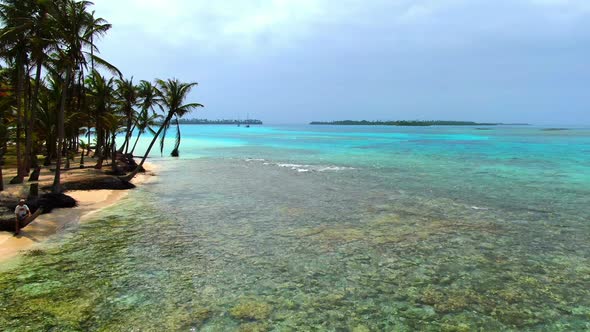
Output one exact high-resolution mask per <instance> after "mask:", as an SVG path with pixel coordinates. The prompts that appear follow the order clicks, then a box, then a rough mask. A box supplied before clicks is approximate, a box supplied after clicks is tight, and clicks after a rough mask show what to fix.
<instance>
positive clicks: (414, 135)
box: [0, 125, 590, 332]
mask: <svg viewBox="0 0 590 332" xmlns="http://www.w3.org/2000/svg"><path fill="white" fill-rule="evenodd" d="M149 138H150V137H148V136H146V137H144V138H142V139H141V140H140V144H139V148H138V151H141V150H143V149H145V147H146V146H147V144H148V143H149ZM167 140H168V143H167V144H166V148H165V150H164V154H163V156H160V152H159V151H154V152H153V153H152V156H151V158H150V161H151V162H152V163H154V164H155V165H156V166H157V167H158V176H157V178H155V179H154V181H151V182H149V183H147V184H145V185H142V186H141V187H139V188H137V189H135V190H133V191H131V193H130V194H129V195H128V196H127V197H126V198H124V199H122V200H121V201H120V202H119V203H117V204H115V205H114V206H112V207H109V208H107V209H105V210H102V211H100V212H98V213H96V214H94V215H92V217H90V219H89V220H86V221H84V222H82V223H81V224H79V225H71V226H70V227H69V228H68V229H66V230H65V231H64V232H63V233H62V234H60V235H58V236H56V237H55V239H54V240H53V241H52V242H51V243H50V244H49V245H48V246H47V248H45V249H42V250H35V251H30V252H28V253H27V254H26V255H24V257H23V258H21V259H20V260H19V261H18V262H17V263H14V262H12V263H11V264H12V265H11V266H10V267H6V266H5V267H4V269H2V272H0V327H1V328H0V329H1V330H3V331H79V330H83V331H355V332H361V331H521V330H526V331H584V330H590V129H588V128H569V129H567V130H565V129H564V128H561V129H560V130H557V128H548V127H535V126H514V127H510V126H498V127H360V126H359V127H356V126H355V127H337V126H307V125H302V126H253V127H251V128H245V127H234V126H199V125H194V126H190V125H189V126H182V145H181V149H180V158H172V157H168V156H167V155H168V154H169V152H170V149H171V147H172V145H173V141H174V136H173V133H170V137H168V138H167ZM155 149H158V147H156V148H155Z"/></svg>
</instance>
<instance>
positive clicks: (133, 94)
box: [117, 77, 138, 153]
mask: <svg viewBox="0 0 590 332" xmlns="http://www.w3.org/2000/svg"><path fill="white" fill-rule="evenodd" d="M117 96H118V99H119V103H120V105H121V106H120V107H121V113H123V115H125V117H126V119H127V122H126V125H127V130H126V131H125V141H124V142H123V145H121V148H120V150H119V151H120V152H123V151H125V153H127V152H128V150H129V141H130V140H131V134H132V133H133V124H134V123H135V110H134V109H133V107H135V105H136V104H137V99H138V91H137V87H136V86H135V85H133V77H131V79H129V80H126V79H123V78H121V79H118V80H117Z"/></svg>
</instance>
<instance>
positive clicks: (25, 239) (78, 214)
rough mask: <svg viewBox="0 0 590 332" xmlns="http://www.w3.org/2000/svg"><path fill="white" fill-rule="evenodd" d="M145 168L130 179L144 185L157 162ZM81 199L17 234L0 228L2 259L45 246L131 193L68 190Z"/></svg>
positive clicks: (5, 260) (49, 214)
mask: <svg viewBox="0 0 590 332" xmlns="http://www.w3.org/2000/svg"><path fill="white" fill-rule="evenodd" d="M144 165H145V168H146V172H145V173H139V174H137V176H136V177H135V178H134V179H133V180H132V181H131V182H132V183H133V184H135V185H141V184H145V183H148V182H150V181H153V179H155V177H156V173H155V170H156V169H157V167H156V166H154V164H152V163H147V162H146V163H145V164H144ZM65 194H66V195H68V196H71V197H72V198H74V199H75V200H76V201H77V202H78V206H76V207H74V208H59V209H55V210H54V211H52V212H51V213H47V214H42V215H40V216H39V217H37V219H36V220H35V221H33V222H32V223H31V224H30V225H28V226H27V227H26V228H23V229H22V230H21V232H20V234H19V235H18V236H14V234H12V233H9V232H0V263H6V262H8V261H10V260H13V259H16V258H18V257H20V256H21V255H22V254H23V253H24V252H26V251H28V250H32V249H38V248H42V247H43V246H45V245H46V244H47V243H48V242H49V240H51V239H53V238H54V237H55V236H56V235H59V234H62V232H63V231H64V229H65V228H66V226H68V225H72V224H78V223H81V222H83V221H84V220H85V219H87V218H88V217H90V216H91V215H93V214H94V213H96V212H99V211H101V210H103V209H105V208H107V207H110V206H112V205H114V204H116V203H117V202H119V201H120V200H121V199H123V198H125V197H126V196H127V195H129V189H127V190H114V189H97V190H72V191H67V192H65Z"/></svg>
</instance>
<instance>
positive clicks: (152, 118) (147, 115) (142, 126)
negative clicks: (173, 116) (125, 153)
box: [129, 110, 162, 155]
mask: <svg viewBox="0 0 590 332" xmlns="http://www.w3.org/2000/svg"><path fill="white" fill-rule="evenodd" d="M160 119H162V116H161V115H158V114H156V113H151V112H149V111H148V110H143V111H141V113H139V117H138V118H137V125H136V126H135V128H136V129H137V137H136V138H135V143H133V148H132V149H131V151H130V152H129V153H131V154H132V155H133V152H134V151H135V148H136V147H137V142H138V141H139V137H140V136H141V135H142V134H144V133H145V132H146V131H149V132H150V133H151V134H152V135H155V134H156V131H155V130H154V129H152V127H153V126H155V125H157V124H158V121H159V120H160Z"/></svg>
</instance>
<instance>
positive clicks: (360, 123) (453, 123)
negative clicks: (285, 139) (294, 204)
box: [309, 120, 527, 127]
mask: <svg viewBox="0 0 590 332" xmlns="http://www.w3.org/2000/svg"><path fill="white" fill-rule="evenodd" d="M309 124H311V125H334V126H409V127H410V126H411V127H428V126H501V125H527V124H526V123H510V124H508V123H486V122H473V121H446V120H434V121H429V120H398V121H367V120H360V121H357V120H340V121H327V122H321V121H313V122H310V123H309Z"/></svg>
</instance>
